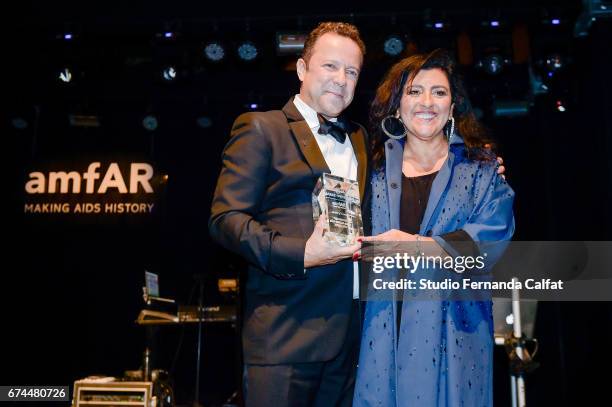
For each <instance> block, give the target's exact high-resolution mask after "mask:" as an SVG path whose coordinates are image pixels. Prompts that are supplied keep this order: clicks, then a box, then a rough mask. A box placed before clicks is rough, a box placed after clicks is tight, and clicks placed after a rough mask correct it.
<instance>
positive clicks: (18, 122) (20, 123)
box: [11, 117, 28, 130]
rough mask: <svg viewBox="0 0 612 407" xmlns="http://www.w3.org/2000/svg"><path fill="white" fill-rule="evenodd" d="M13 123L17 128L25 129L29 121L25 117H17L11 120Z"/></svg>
mask: <svg viewBox="0 0 612 407" xmlns="http://www.w3.org/2000/svg"><path fill="white" fill-rule="evenodd" d="M11 124H12V125H13V127H14V128H16V129H17V130H25V129H27V128H28V122H27V120H25V119H24V118H23V117H15V118H13V120H11Z"/></svg>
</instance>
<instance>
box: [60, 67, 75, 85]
mask: <svg viewBox="0 0 612 407" xmlns="http://www.w3.org/2000/svg"><path fill="white" fill-rule="evenodd" d="M58 79H59V80H60V81H62V82H64V83H70V82H71V81H72V71H71V70H70V69H69V68H64V69H63V70H61V71H60V72H59V75H58Z"/></svg>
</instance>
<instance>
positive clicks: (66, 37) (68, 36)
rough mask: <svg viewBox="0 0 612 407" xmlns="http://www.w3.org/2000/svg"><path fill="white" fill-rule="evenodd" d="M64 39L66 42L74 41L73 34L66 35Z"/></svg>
mask: <svg viewBox="0 0 612 407" xmlns="http://www.w3.org/2000/svg"><path fill="white" fill-rule="evenodd" d="M64 39H65V40H66V41H70V40H71V39H72V34H71V33H66V34H64Z"/></svg>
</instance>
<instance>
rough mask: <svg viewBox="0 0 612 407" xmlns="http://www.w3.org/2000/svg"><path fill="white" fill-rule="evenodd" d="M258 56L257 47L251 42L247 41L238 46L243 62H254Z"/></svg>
mask: <svg viewBox="0 0 612 407" xmlns="http://www.w3.org/2000/svg"><path fill="white" fill-rule="evenodd" d="M258 54H259V50H258V49H257V46H256V45H255V44H254V43H253V42H251V41H245V42H243V43H242V44H240V45H239V46H238V56H239V57H240V59H242V60H243V61H252V60H254V59H255V58H257V55H258Z"/></svg>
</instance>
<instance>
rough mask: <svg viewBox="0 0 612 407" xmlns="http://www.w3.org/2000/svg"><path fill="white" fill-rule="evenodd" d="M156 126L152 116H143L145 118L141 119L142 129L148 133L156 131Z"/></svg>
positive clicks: (154, 118) (155, 119)
mask: <svg viewBox="0 0 612 407" xmlns="http://www.w3.org/2000/svg"><path fill="white" fill-rule="evenodd" d="M157 126H158V122H157V118H156V117H155V116H153V115H148V116H145V118H144V119H142V127H144V128H145V129H146V130H148V131H155V130H156V129H157Z"/></svg>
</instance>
